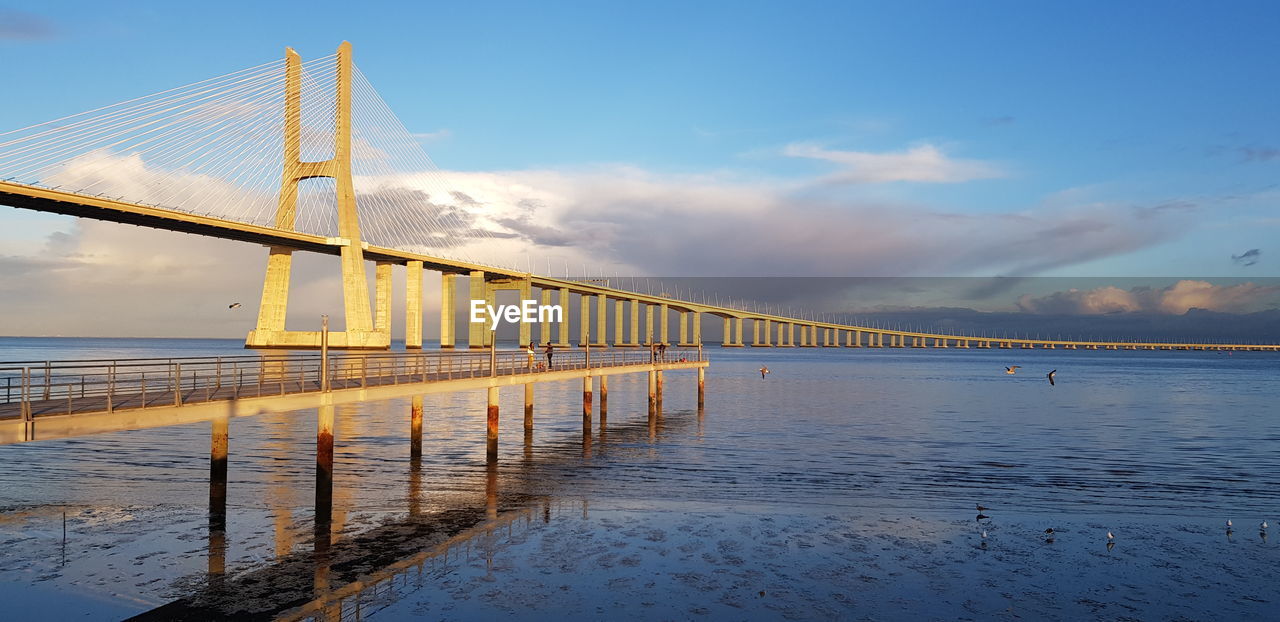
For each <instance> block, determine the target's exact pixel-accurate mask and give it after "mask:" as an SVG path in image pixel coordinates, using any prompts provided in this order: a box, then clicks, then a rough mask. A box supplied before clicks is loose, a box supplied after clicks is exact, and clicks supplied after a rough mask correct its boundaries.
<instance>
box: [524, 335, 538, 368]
mask: <svg viewBox="0 0 1280 622" xmlns="http://www.w3.org/2000/svg"><path fill="white" fill-rule="evenodd" d="M537 345H538V342H536V341H530V342H529V345H528V346H527V347H526V348H525V349H524V351H525V352H526V353H528V354H529V371H533V358H534V352H536V348H537Z"/></svg>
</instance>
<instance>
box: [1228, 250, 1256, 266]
mask: <svg viewBox="0 0 1280 622" xmlns="http://www.w3.org/2000/svg"><path fill="white" fill-rule="evenodd" d="M1261 257H1262V251H1261V250H1259V249H1256V248H1251V249H1249V250H1247V251H1245V252H1244V253H1243V254H1241V255H1232V256H1231V261H1234V262H1236V263H1237V264H1240V265H1242V266H1252V265H1253V264H1256V263H1258V259H1259V258H1261Z"/></svg>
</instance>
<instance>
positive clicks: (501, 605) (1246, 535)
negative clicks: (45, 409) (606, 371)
mask: <svg viewBox="0 0 1280 622" xmlns="http://www.w3.org/2000/svg"><path fill="white" fill-rule="evenodd" d="M216 354H243V350H242V349H241V348H240V343H239V342H234V341H220V340H114V339H100V340H83V339H73V340H60V339H0V360H18V359H24V360H39V359H45V358H53V359H67V358H113V357H140V356H183V355H185V356H196V355H216ZM710 354H711V356H712V366H711V368H710V370H709V371H708V374H707V387H708V388H707V402H706V408H705V410H704V412H703V413H702V414H699V413H698V412H697V411H696V410H695V408H694V406H695V403H694V402H695V395H696V391H695V388H694V384H693V377H694V375H693V374H692V373H690V372H684V373H677V372H668V373H667V374H666V375H667V378H666V392H665V395H666V398H665V403H664V413H663V417H662V418H661V419H660V420H657V421H654V422H652V423H651V422H650V421H649V420H648V418H647V417H646V414H645V390H646V380H645V378H644V376H643V375H634V376H615V377H613V378H612V379H611V380H610V384H609V413H608V418H607V422H606V423H605V424H604V425H602V424H601V422H600V421H599V420H598V419H597V420H596V421H595V422H594V424H593V427H592V429H591V431H590V434H589V435H584V431H583V426H582V421H581V417H580V408H581V407H580V400H581V394H580V385H579V383H574V382H567V383H558V384H540V385H538V386H537V400H536V401H537V405H536V419H537V423H536V429H535V432H534V434H533V436H532V437H531V438H528V439H526V437H525V435H524V434H523V430H522V427H521V416H520V413H521V410H522V408H521V404H522V394H521V392H520V391H519V390H516V389H508V390H504V391H503V393H502V403H501V408H502V412H503V419H502V425H501V440H500V456H499V460H498V463H497V464H496V465H489V464H486V461H485V448H484V445H485V433H484V410H485V409H484V400H485V397H484V395H483V393H482V392H473V393H459V394H452V395H444V396H428V397H427V398H426V401H425V404H426V408H425V411H426V415H425V426H424V451H423V454H424V455H423V458H422V461H421V463H420V464H419V465H417V468H416V469H415V468H414V465H413V464H411V462H410V459H409V451H408V440H407V436H408V422H407V419H408V410H409V406H408V403H407V401H404V400H395V401H386V402H377V403H369V404H364V405H361V406H359V407H355V408H347V409H339V410H338V412H337V417H336V438H337V440H336V443H337V449H336V459H335V462H336V467H335V470H336V476H335V477H336V479H335V492H334V496H335V501H334V504H335V506H334V531H335V536H334V543H333V545H332V549H331V550H327V551H322V554H318V553H316V546H315V537H314V529H313V520H312V507H313V505H312V504H313V493H312V490H313V488H312V487H313V484H314V454H313V449H314V435H315V415H316V413H315V411H297V412H284V413H278V414H271V415H262V416H257V417H252V418H245V419H237V420H235V421H233V422H232V427H231V458H230V465H229V469H230V483H229V493H228V499H229V501H228V505H229V516H228V526H227V530H226V542H225V554H224V555H217V554H215V555H213V556H211V555H210V551H211V550H214V551H215V552H216V551H217V550H218V549H219V547H218V546H217V545H216V544H215V545H214V546H213V547H211V546H210V538H209V533H210V532H209V524H208V523H209V521H208V517H207V507H208V446H209V425H208V424H207V423H206V424H196V425H189V426H180V427H171V428H162V429H154V430H142V431H132V432H121V433H115V434H108V435H101V436H94V437H86V438H78V439H68V440H63V441H49V442H40V443H31V444H26V445H14V446H5V447H0V465H3V468H0V595H3V596H4V597H5V601H6V603H8V605H7V606H8V607H9V611H10V612H11V613H12V612H16V613H17V614H28V615H42V616H44V617H54V618H59V617H78V618H81V617H82V618H88V619H118V618H121V617H126V616H129V615H133V614H137V613H142V612H144V611H147V610H150V609H152V608H154V607H158V606H161V605H165V604H166V603H171V602H173V601H175V600H178V599H183V600H182V603H181V604H182V606H184V607H187V609H186V611H203V612H206V613H207V612H210V611H213V612H220V614H219V615H229V614H231V613H235V614H237V615H242V616H243V615H249V614H253V613H256V614H258V615H275V614H279V613H286V614H290V615H301V614H306V613H307V612H309V611H311V609H308V607H312V608H314V609H323V608H325V607H327V608H328V610H329V613H330V614H331V617H335V616H336V614H337V613H338V612H339V610H340V611H341V612H344V613H345V614H346V615H347V616H349V617H350V616H353V615H354V614H355V611H356V607H357V602H356V601H357V600H358V601H359V604H358V607H359V613H360V615H361V616H371V617H373V618H374V619H386V620H396V619H410V618H417V617H424V616H425V617H430V618H436V619H492V618H495V617H498V616H502V615H519V616H520V617H522V618H530V619H548V620H550V619H563V618H564V617H566V616H570V617H574V618H584V617H585V618H601V617H616V616H618V615H623V616H626V617H637V618H653V619H688V618H698V617H707V618H712V619H720V618H731V619H777V618H779V617H782V618H791V619H904V620H910V619H957V618H971V619H979V618H984V619H986V618H992V617H1002V618H1014V617H1021V618H1024V619H1026V618H1032V619H1081V618H1085V619H1090V618H1096V619H1116V618H1124V617H1132V618H1140V619H1152V618H1177V617H1185V618H1206V617H1211V616H1213V617H1220V616H1225V617H1227V618H1246V617H1248V618H1267V617H1273V618H1274V617H1275V613H1274V611H1275V610H1276V609H1275V607H1276V603H1275V602H1274V601H1275V600H1276V590H1275V587H1274V586H1275V585H1276V579H1277V578H1280V576H1278V575H1280V573H1277V571H1276V570H1275V568H1276V566H1277V561H1278V560H1280V551H1278V550H1277V548H1276V543H1275V540H1276V538H1280V533H1277V535H1276V536H1275V537H1270V538H1268V537H1264V535H1263V532H1261V531H1260V529H1259V528H1258V524H1259V523H1260V522H1261V521H1262V520H1263V519H1266V520H1268V521H1269V522H1271V523H1272V524H1273V525H1274V524H1275V523H1277V522H1280V512H1277V509H1278V508H1280V492H1278V490H1280V488H1277V485H1276V483H1275V482H1276V477H1275V473H1276V472H1278V471H1280V453H1278V452H1277V451H1276V449H1277V441H1280V421H1278V420H1277V418H1276V417H1275V416H1274V413H1275V408H1274V404H1275V402H1276V399H1277V397H1278V396H1280V389H1278V388H1277V386H1276V382H1275V380H1274V378H1275V377H1276V374H1277V371H1280V356H1277V355H1275V354H1269V353H1249V352H1236V353H1232V354H1227V353H1218V352H1203V353H1201V352H1140V351H1138V352H1129V351H1118V352H1105V351H1101V352H1093V351H1063V350H1057V351H1043V350H1037V351H1025V350H992V351H983V350H969V351H964V350H957V349H949V350H933V349H926V350H878V351H877V350H867V349H862V350H851V349H834V348H828V349H799V348H797V349H785V350H783V349H779V350H768V351H760V350H751V349H743V350H721V349H719V348H712V349H710ZM762 363H763V364H767V365H768V366H769V368H770V370H771V371H772V373H771V374H769V376H768V378H767V379H761V378H760V375H759V374H758V373H757V372H756V369H757V368H759V366H760V365H761V364H762ZM1011 364H1016V365H1021V366H1022V369H1021V370H1020V371H1019V373H1018V374H1016V375H1013V376H1009V375H1006V374H1005V373H1004V371H1003V370H1004V366H1005V365H1011ZM1050 369H1057V370H1058V374H1057V385H1056V386H1052V387H1051V386H1049V384H1048V382H1047V380H1046V379H1045V377H1044V373H1045V372H1047V371H1048V370H1050ZM976 504H982V505H984V506H987V507H988V508H990V509H988V510H985V511H984V512H983V514H984V515H985V516H986V517H987V518H982V519H978V518H976V516H977V515H978V514H979V512H978V511H977V510H976ZM63 512H66V516H67V537H66V540H65V541H64V540H63V536H62V518H63ZM1228 518H1230V519H1232V520H1233V521H1234V523H1235V527H1234V530H1233V532H1232V533H1231V534H1230V535H1228V533H1227V532H1226V529H1225V521H1226V520H1227V519H1228ZM1047 528H1053V529H1054V531H1055V533H1054V534H1052V536H1048V535H1046V534H1045V533H1044V530H1045V529H1047ZM1273 529H1277V530H1280V527H1273ZM984 531H985V532H986V533H987V537H986V538H985V539H984V538H982V536H981V534H982V532H984ZM1107 531H1111V532H1113V533H1114V534H1115V535H1116V539H1115V541H1114V546H1112V547H1108V546H1107V539H1106V533H1107ZM215 542H216V541H215ZM219 563H221V564H222V565H224V566H225V573H213V574H210V572H209V571H210V569H211V567H213V568H214V569H216V567H217V566H218V565H219ZM355 579H361V580H362V581H364V584H365V585H372V584H374V583H377V582H378V581H382V582H381V583H378V585H380V586H381V587H379V588H376V589H375V588H370V589H367V590H365V591H364V592H362V593H360V594H359V597H358V598H350V597H348V598H346V600H344V601H343V602H342V603H340V604H335V602H336V601H333V602H329V601H323V602H320V603H313V604H311V605H308V604H307V602H308V601H310V600H311V599H312V598H313V597H314V596H315V595H316V594H317V593H331V592H333V591H339V590H341V589H342V587H343V585H345V584H346V583H348V582H350V581H351V580H355ZM324 585H327V589H321V587H318V586H324ZM255 586H256V587H255ZM350 591H351V593H354V592H355V591H356V590H350ZM169 607H170V609H167V610H165V611H169V612H172V611H175V610H174V609H172V607H174V605H169ZM299 607H301V609H299Z"/></svg>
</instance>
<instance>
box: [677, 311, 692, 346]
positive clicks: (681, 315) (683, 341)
mask: <svg viewBox="0 0 1280 622" xmlns="http://www.w3.org/2000/svg"><path fill="white" fill-rule="evenodd" d="M676 313H677V315H676V322H678V323H679V324H680V328H679V329H678V330H679V333H680V341H679V342H678V345H681V346H687V345H689V312H688V311H677V312H676Z"/></svg>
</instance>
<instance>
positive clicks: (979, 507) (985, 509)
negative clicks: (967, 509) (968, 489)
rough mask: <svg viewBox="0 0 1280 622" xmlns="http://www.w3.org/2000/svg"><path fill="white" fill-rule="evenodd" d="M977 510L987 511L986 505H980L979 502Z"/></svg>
mask: <svg viewBox="0 0 1280 622" xmlns="http://www.w3.org/2000/svg"><path fill="white" fill-rule="evenodd" d="M978 511H979V512H986V511H987V506H985V505H982V504H981V503H979V504H978Z"/></svg>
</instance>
